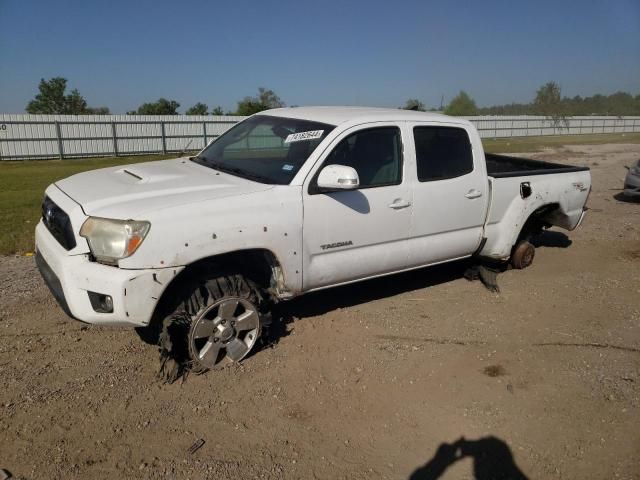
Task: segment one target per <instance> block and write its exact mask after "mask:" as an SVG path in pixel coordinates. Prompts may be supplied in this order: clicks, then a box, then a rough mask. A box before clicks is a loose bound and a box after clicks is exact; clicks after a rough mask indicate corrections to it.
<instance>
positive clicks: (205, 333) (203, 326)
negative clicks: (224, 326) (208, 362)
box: [193, 318, 214, 339]
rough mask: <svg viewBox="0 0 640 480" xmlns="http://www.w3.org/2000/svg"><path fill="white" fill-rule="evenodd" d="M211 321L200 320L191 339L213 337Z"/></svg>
mask: <svg viewBox="0 0 640 480" xmlns="http://www.w3.org/2000/svg"><path fill="white" fill-rule="evenodd" d="M213 329H214V326H213V321H211V320H207V319H205V318H201V319H200V321H199V322H198V324H197V325H196V327H195V329H194V331H193V338H196V339H198V338H209V337H210V336H211V335H213Z"/></svg>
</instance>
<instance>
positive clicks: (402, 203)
mask: <svg viewBox="0 0 640 480" xmlns="http://www.w3.org/2000/svg"><path fill="white" fill-rule="evenodd" d="M410 206H411V202H407V201H406V200H402V199H401V198H396V199H395V200H394V201H393V203H391V204H389V208H393V209H394V210H400V209H401V208H407V207H410Z"/></svg>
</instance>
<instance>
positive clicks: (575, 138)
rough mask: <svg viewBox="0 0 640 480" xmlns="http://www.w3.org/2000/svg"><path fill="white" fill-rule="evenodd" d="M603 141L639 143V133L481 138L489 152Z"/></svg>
mask: <svg viewBox="0 0 640 480" xmlns="http://www.w3.org/2000/svg"><path fill="white" fill-rule="evenodd" d="M603 143H640V133H602V134H594V135H549V136H542V137H512V138H496V139H491V138H483V139H482V145H483V146H484V149H485V150H486V151H487V152H490V153H522V152H541V151H542V150H543V149H544V148H551V147H561V146H563V145H599V144H603Z"/></svg>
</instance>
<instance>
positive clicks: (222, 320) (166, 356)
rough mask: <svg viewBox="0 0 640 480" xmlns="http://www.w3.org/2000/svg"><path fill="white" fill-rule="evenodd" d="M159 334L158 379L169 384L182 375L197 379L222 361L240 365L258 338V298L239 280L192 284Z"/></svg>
mask: <svg viewBox="0 0 640 480" xmlns="http://www.w3.org/2000/svg"><path fill="white" fill-rule="evenodd" d="M183 295H184V298H182V299H180V300H181V302H180V307H179V308H178V309H176V311H175V312H174V313H173V314H171V315H169V316H167V317H166V318H165V319H164V321H163V324H162V332H161V333H160V338H159V345H160V357H161V365H162V367H161V375H162V376H163V377H164V378H165V380H167V381H169V382H172V381H174V380H176V379H177V378H178V377H180V376H181V375H183V374H185V373H186V371H187V370H189V371H192V372H194V373H202V372H205V371H207V370H211V369H212V368H215V367H217V366H220V365H221V364H222V363H223V362H224V361H225V360H227V361H232V362H240V361H241V360H242V359H243V358H245V357H246V356H247V355H248V354H249V352H251V350H252V349H253V348H254V347H255V345H256V342H257V340H258V338H259V337H260V334H261V326H262V325H261V324H262V321H261V314H260V311H261V310H260V309H261V308H263V306H264V305H263V304H264V302H263V298H262V295H261V294H260V290H259V289H258V287H257V286H256V285H255V284H254V283H253V282H251V281H250V280H248V279H246V278H245V277H243V276H242V275H237V274H235V275H224V276H220V277H216V278H210V279H204V280H201V281H198V282H194V283H193V284H191V285H190V286H188V287H187V288H186V289H185V293H184V294H183Z"/></svg>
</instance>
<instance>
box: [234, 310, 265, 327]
mask: <svg viewBox="0 0 640 480" xmlns="http://www.w3.org/2000/svg"><path fill="white" fill-rule="evenodd" d="M259 322H260V319H259V318H258V312H256V311H255V310H247V311H246V312H244V313H242V314H240V315H239V316H238V318H237V319H236V325H235V328H236V330H237V331H239V332H243V331H245V330H254V329H256V328H258V323H259Z"/></svg>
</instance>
